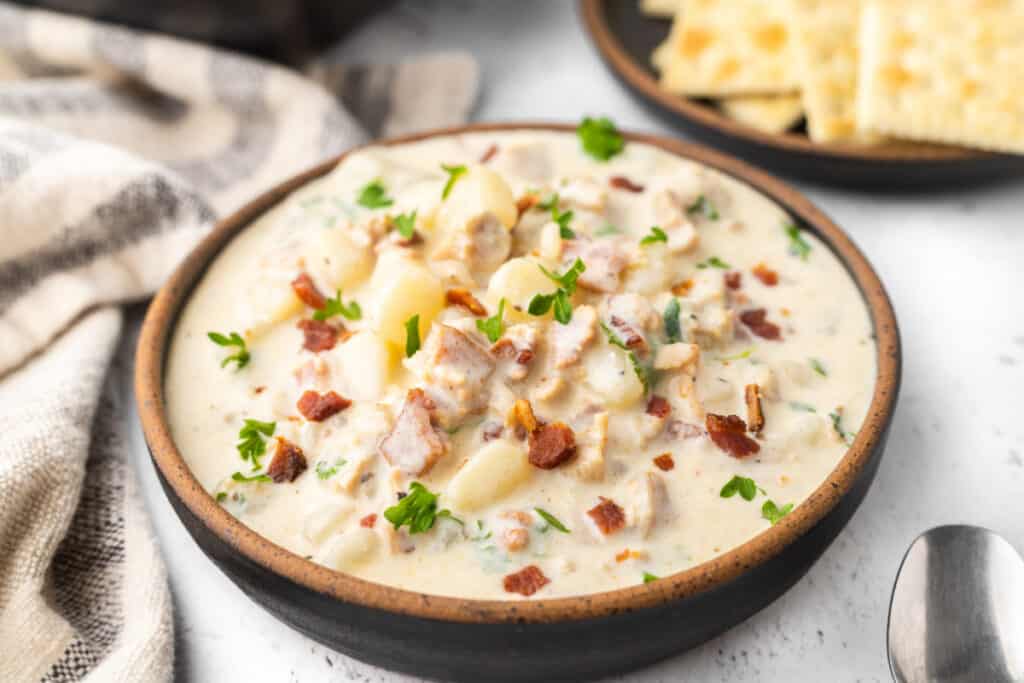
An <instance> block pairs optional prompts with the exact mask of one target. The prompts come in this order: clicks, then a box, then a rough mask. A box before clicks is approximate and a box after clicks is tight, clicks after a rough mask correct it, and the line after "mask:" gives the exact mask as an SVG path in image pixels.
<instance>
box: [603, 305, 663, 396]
mask: <svg viewBox="0 0 1024 683" xmlns="http://www.w3.org/2000/svg"><path fill="white" fill-rule="evenodd" d="M601 329H602V330H604V333H605V335H607V337H608V343H609V344H611V345H612V346H618V347H619V348H620V349H622V350H623V351H625V352H626V355H627V356H628V357H629V362H630V364H631V365H632V366H633V372H635V373H636V377H637V379H639V380H640V384H642V385H644V395H645V396H646V395H647V394H648V393H650V391H651V383H652V379H653V378H652V377H651V375H652V371H651V369H650V368H648V367H647V366H646V365H644V364H643V363H641V362H640V359H639V358H638V357H637V355H636V353H634V352H633V351H632V350H631V349H630V348H629V347H628V346H626V343H625V342H624V341H622V340H621V339H619V337H618V335H616V334H615V332H613V331H612V329H611V328H610V327H608V326H607V325H605V324H604V323H603V322H602V323H601Z"/></svg>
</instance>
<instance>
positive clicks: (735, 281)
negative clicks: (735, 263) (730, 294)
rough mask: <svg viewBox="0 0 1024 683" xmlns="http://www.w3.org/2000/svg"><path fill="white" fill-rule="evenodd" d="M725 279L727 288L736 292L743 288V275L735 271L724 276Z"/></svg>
mask: <svg viewBox="0 0 1024 683" xmlns="http://www.w3.org/2000/svg"><path fill="white" fill-rule="evenodd" d="M722 277H723V278H725V286H726V287H728V288H729V289H732V290H736V289H739V288H740V287H742V286H743V273H741V272H739V271H737V270H733V271H730V272H728V273H726V274H725V275H723V276H722Z"/></svg>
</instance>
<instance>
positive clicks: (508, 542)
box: [501, 527, 530, 553]
mask: <svg viewBox="0 0 1024 683" xmlns="http://www.w3.org/2000/svg"><path fill="white" fill-rule="evenodd" d="M529 542H530V532H529V531H527V530H526V529H523V528H521V527H513V528H511V529H505V531H504V532H503V533H502V534H501V545H502V547H504V548H505V550H507V551H509V552H510V553H515V552H519V551H520V550H522V549H523V548H525V547H526V545H527V544H528V543H529Z"/></svg>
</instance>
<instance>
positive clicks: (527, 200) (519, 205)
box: [516, 193, 540, 218]
mask: <svg viewBox="0 0 1024 683" xmlns="http://www.w3.org/2000/svg"><path fill="white" fill-rule="evenodd" d="M538 204H540V197H538V196H537V195H535V194H533V193H530V194H524V195H523V196H522V197H520V198H519V199H517V200H516V211H517V212H518V214H519V217H520V218H522V216H523V214H524V213H526V212H527V211H529V210H530V209H532V208H533V207H535V206H537V205H538Z"/></svg>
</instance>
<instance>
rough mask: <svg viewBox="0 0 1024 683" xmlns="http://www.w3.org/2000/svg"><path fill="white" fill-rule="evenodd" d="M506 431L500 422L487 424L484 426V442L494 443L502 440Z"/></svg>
mask: <svg viewBox="0 0 1024 683" xmlns="http://www.w3.org/2000/svg"><path fill="white" fill-rule="evenodd" d="M504 431H505V427H503V426H502V425H501V423H499V422H487V423H485V424H484V429H483V437H484V441H494V440H495V439H500V438H501V434H502V432H504Z"/></svg>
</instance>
